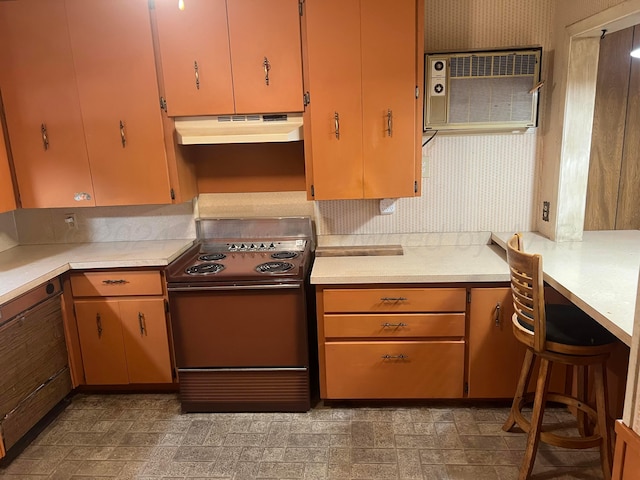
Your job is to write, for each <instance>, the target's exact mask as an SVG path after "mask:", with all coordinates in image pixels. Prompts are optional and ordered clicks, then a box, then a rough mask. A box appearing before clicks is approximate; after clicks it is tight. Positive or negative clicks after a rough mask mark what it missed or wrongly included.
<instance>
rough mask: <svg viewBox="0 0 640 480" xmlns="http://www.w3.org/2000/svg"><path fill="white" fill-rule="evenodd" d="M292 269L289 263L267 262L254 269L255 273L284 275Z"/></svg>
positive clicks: (291, 264)
mask: <svg viewBox="0 0 640 480" xmlns="http://www.w3.org/2000/svg"><path fill="white" fill-rule="evenodd" d="M292 268H293V263H289V262H267V263H261V264H260V265H258V266H257V267H256V272H260V273H284V272H288V271H289V270H291V269H292Z"/></svg>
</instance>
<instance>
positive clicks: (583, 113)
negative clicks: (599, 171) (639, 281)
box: [555, 37, 600, 242]
mask: <svg viewBox="0 0 640 480" xmlns="http://www.w3.org/2000/svg"><path fill="white" fill-rule="evenodd" d="M599 49H600V39H599V38H598V37H595V38H594V37H591V38H572V39H571V44H570V47H569V67H568V77H567V91H566V104H565V111H564V122H563V124H564V129H563V133H562V137H563V138H562V151H561V158H560V172H559V179H558V210H557V218H556V238H555V240H556V241H560V242H562V241H576V240H577V241H579V240H582V231H583V227H584V214H585V204H586V191H587V179H588V174H589V157H590V151H591V132H592V126H593V110H594V104H595V102H594V100H595V94H596V80H597V72H598V53H599Z"/></svg>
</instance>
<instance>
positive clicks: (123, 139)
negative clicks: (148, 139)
mask: <svg viewBox="0 0 640 480" xmlns="http://www.w3.org/2000/svg"><path fill="white" fill-rule="evenodd" d="M120 141H121V142H122V148H124V147H126V146H127V134H126V133H125V131H124V122H123V121H122V120H120Z"/></svg>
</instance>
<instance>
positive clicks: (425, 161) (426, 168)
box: [422, 155, 429, 178]
mask: <svg viewBox="0 0 640 480" xmlns="http://www.w3.org/2000/svg"><path fill="white" fill-rule="evenodd" d="M422 178H429V157H428V156H427V155H423V156H422Z"/></svg>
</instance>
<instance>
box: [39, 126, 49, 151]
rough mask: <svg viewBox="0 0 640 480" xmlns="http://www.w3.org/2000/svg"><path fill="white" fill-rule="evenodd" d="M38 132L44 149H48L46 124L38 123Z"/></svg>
mask: <svg viewBox="0 0 640 480" xmlns="http://www.w3.org/2000/svg"><path fill="white" fill-rule="evenodd" d="M40 132H41V133H42V146H43V147H44V149H45V151H46V150H49V134H48V133H47V126H46V125H45V124H44V123H43V124H42V125H40Z"/></svg>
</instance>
